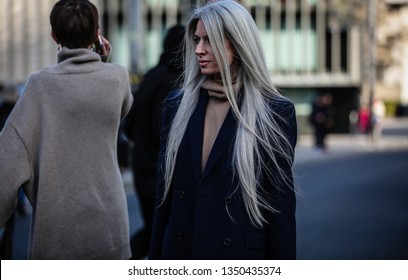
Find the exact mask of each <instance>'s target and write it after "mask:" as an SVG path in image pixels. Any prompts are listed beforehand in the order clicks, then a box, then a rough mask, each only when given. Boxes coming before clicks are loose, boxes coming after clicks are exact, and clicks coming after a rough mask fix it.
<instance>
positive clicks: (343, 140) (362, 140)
mask: <svg viewBox="0 0 408 280" xmlns="http://www.w3.org/2000/svg"><path fill="white" fill-rule="evenodd" d="M326 140H327V141H326V143H327V147H328V148H327V151H324V152H323V151H318V150H316V149H315V148H314V146H313V142H314V138H313V135H311V134H301V135H299V138H298V142H297V145H296V150H295V165H296V164H305V163H311V162H319V161H324V160H330V159H336V158H339V157H343V156H348V155H351V154H357V153H364V152H376V151H382V150H398V149H408V118H388V119H384V120H383V123H382V135H381V137H380V139H379V140H378V141H376V142H374V141H373V140H372V139H371V138H370V137H369V136H367V135H360V134H357V135H352V134H329V135H328V136H327V139H326ZM123 183H124V185H125V189H126V193H127V194H128V195H132V194H133V193H134V190H133V179H132V174H131V171H130V170H125V171H124V172H123Z"/></svg>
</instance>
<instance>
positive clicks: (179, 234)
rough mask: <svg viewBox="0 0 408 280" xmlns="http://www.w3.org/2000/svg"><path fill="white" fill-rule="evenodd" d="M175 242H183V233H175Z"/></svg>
mask: <svg viewBox="0 0 408 280" xmlns="http://www.w3.org/2000/svg"><path fill="white" fill-rule="evenodd" d="M177 240H179V241H183V240H184V233H182V232H179V233H177Z"/></svg>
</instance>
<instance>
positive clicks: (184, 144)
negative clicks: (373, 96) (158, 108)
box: [149, 0, 297, 259]
mask: <svg viewBox="0 0 408 280" xmlns="http://www.w3.org/2000/svg"><path fill="white" fill-rule="evenodd" d="M185 44H186V45H185V47H186V56H185V74H184V84H183V87H182V89H181V90H179V91H177V92H174V93H172V94H171V95H170V96H169V98H168V101H167V103H166V104H165V107H164V108H165V109H164V110H165V111H164V116H163V126H162V129H163V130H162V142H161V144H162V148H161V156H160V159H159V171H158V172H159V174H158V178H159V181H158V193H159V194H160V195H159V197H158V198H157V210H156V213H155V220H154V225H153V236H152V241H151V246H150V253H149V258H150V259H294V258H296V223H295V205H296V202H295V191H294V185H293V178H292V164H293V158H294V148H295V145H296V138H297V126H296V116H295V110H294V106H293V103H292V102H290V101H289V100H288V99H286V98H285V97H283V96H282V95H281V94H280V93H279V92H278V91H277V89H276V88H275V87H274V86H273V84H272V81H271V79H270V74H269V72H268V70H267V67H266V64H265V59H264V55H263V49H262V46H261V43H260V38H259V31H258V29H257V27H256V24H255V22H254V21H253V19H252V17H251V15H250V14H249V13H248V11H247V10H246V9H245V8H244V7H243V6H242V5H241V4H239V3H237V2H236V1H232V0H225V1H210V2H209V3H208V4H207V5H205V6H203V7H199V8H197V9H196V10H195V11H194V13H193V15H192V17H191V20H190V22H189V24H188V28H187V33H186V40H185Z"/></svg>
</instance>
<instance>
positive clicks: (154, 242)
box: [148, 92, 179, 260]
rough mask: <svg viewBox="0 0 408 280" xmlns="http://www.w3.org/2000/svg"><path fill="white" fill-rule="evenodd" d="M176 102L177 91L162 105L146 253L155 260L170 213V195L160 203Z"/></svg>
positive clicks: (159, 255)
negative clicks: (147, 250) (168, 138)
mask: <svg viewBox="0 0 408 280" xmlns="http://www.w3.org/2000/svg"><path fill="white" fill-rule="evenodd" d="M178 104H179V98H178V92H171V93H170V94H169V95H168V98H167V99H166V100H165V101H164V106H163V113H162V119H161V130H160V149H159V159H158V170H157V181H156V209H155V211H154V218H153V226H152V236H151V239H150V247H149V254H148V258H149V259H150V260H157V259H160V258H161V251H162V242H163V236H164V230H165V228H166V225H167V221H168V217H169V213H170V207H171V201H170V200H171V195H170V194H169V195H168V197H167V198H166V200H165V201H164V202H163V203H162V198H163V191H164V170H165V163H164V160H165V151H166V143H167V137H168V134H169V131H170V126H171V122H172V120H173V118H174V116H175V114H176V112H177V109H178Z"/></svg>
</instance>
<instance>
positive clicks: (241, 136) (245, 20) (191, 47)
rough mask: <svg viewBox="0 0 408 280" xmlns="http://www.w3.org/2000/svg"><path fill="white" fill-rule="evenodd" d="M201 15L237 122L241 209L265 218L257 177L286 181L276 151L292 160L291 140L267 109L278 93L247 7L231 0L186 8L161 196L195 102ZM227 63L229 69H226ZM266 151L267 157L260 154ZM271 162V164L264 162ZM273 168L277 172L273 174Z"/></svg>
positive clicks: (256, 220) (252, 217)
mask: <svg viewBox="0 0 408 280" xmlns="http://www.w3.org/2000/svg"><path fill="white" fill-rule="evenodd" d="M200 19H201V20H202V21H203V23H204V26H205V29H206V31H207V34H208V37H209V40H210V43H211V47H212V49H213V52H214V55H215V58H216V60H217V63H218V66H219V68H220V71H221V73H220V75H221V78H222V81H223V84H224V87H225V88H226V96H227V98H228V100H229V102H230V105H231V108H232V110H233V113H234V116H235V118H236V119H237V120H238V127H237V132H236V137H235V145H234V150H233V159H232V161H233V165H234V176H237V178H238V181H239V187H238V186H237V188H239V189H240V191H241V194H242V198H243V201H244V205H245V208H246V211H247V213H248V215H249V218H250V220H251V222H252V224H254V225H255V226H262V225H263V224H264V223H267V221H266V219H265V217H264V215H263V213H262V209H267V210H270V211H275V212H276V211H278V210H279V209H275V208H273V206H272V205H271V204H270V203H268V199H267V197H265V196H264V195H263V194H264V193H265V192H264V191H263V190H262V186H260V184H259V178H260V176H261V174H262V176H268V178H271V179H274V180H275V181H283V182H285V183H286V185H288V186H291V178H289V177H288V176H287V174H285V172H284V170H283V169H282V168H281V167H280V166H278V162H277V157H276V155H279V156H280V157H283V158H284V159H286V160H287V163H288V164H289V165H290V166H292V156H291V155H292V153H293V151H292V150H291V145H290V144H289V141H288V140H287V138H286V136H285V134H284V133H283V132H282V131H281V130H280V128H279V126H278V125H277V122H276V120H275V119H276V118H277V117H279V116H278V115H277V114H276V113H275V112H273V111H272V110H271V106H270V103H271V100H274V99H276V98H278V99H283V97H282V96H281V95H280V93H279V92H278V91H277V90H276V88H275V87H274V86H273V84H272V81H271V79H270V76H269V73H268V70H267V67H266V64H265V59H264V54H263V49H262V46H261V42H260V38H259V33H258V29H257V26H256V24H255V22H254V20H253V19H252V17H251V15H250V14H249V13H248V11H247V10H246V9H245V8H244V7H243V6H242V5H240V4H239V3H237V2H235V1H232V0H223V1H210V3H209V4H207V5H205V6H203V7H199V8H197V9H196V10H195V12H194V13H193V14H192V17H191V20H190V22H189V25H188V26H187V33H186V42H185V44H186V57H185V63H186V64H185V74H184V84H183V89H182V92H181V93H182V94H183V97H182V99H181V102H180V106H179V109H178V111H177V113H176V115H175V118H174V120H173V123H172V125H171V128H170V133H169V136H168V142H167V148H166V154H165V170H164V172H165V174H164V195H163V201H164V200H165V199H166V197H167V195H168V193H169V190H170V186H171V181H172V177H173V173H174V168H175V164H176V157H177V152H178V149H179V146H180V143H181V140H182V136H183V135H184V133H185V131H186V128H187V124H188V121H189V119H190V117H191V115H192V114H193V111H194V109H195V107H196V105H197V102H198V98H199V92H200V87H201V85H202V84H203V82H204V81H205V80H206V79H207V77H206V76H205V75H203V74H201V72H200V68H199V65H198V62H197V58H196V55H195V47H196V45H195V43H194V40H193V38H194V33H195V29H196V26H197V22H198V20H200ZM225 39H227V40H229V41H230V42H231V43H232V45H233V48H234V50H235V57H234V64H235V65H236V67H230V65H229V63H228V60H227V55H226V53H227V51H226V48H225V44H224V42H225ZM232 68H234V69H235V70H234V72H237V73H232V72H233V71H232ZM235 76H236V77H237V80H238V81H240V84H241V88H240V91H239V92H240V93H239V96H237V94H234V92H233V86H232V84H233V77H235ZM262 153H263V154H267V155H268V163H267V162H266V160H265V159H264V157H262V156H261V154H262ZM270 162H272V164H271V163H270ZM276 172H277V174H276Z"/></svg>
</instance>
